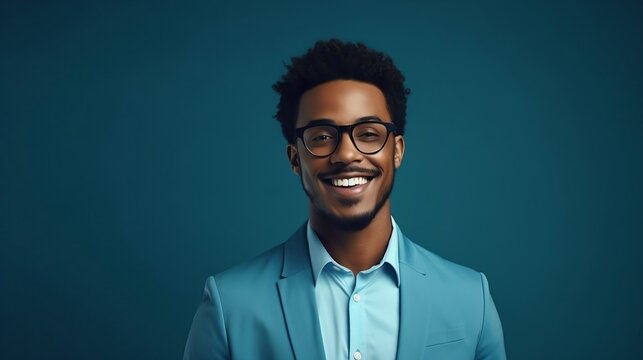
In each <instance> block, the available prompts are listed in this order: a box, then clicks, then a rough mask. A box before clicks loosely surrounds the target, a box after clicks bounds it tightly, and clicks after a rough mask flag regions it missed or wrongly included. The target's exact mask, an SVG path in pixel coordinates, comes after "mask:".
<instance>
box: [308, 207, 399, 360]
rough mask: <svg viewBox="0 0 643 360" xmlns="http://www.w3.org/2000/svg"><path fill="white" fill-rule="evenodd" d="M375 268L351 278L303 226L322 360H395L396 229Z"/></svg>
mask: <svg viewBox="0 0 643 360" xmlns="http://www.w3.org/2000/svg"><path fill="white" fill-rule="evenodd" d="M391 221H392V223H393V230H392V231H391V237H390V239H389V242H388V246H387V248H386V252H385V253H384V257H383V258H382V260H381V261H380V263H379V264H377V265H374V266H373V267H371V268H370V269H368V270H364V271H361V272H359V273H358V274H357V277H355V276H353V273H352V272H351V270H349V269H348V268H346V267H344V266H342V265H340V264H339V263H337V262H336V261H335V260H334V259H333V258H332V257H331V256H330V254H329V253H328V251H326V248H324V245H323V244H322V243H321V241H320V240H319V238H318V237H317V234H316V233H315V232H314V231H313V229H312V228H311V226H310V221H309V222H308V225H307V238H308V251H309V253H310V260H311V267H312V270H313V275H314V280H315V298H316V301H317V309H318V315H319V324H320V327H321V334H322V340H323V343H324V352H325V353H326V359H328V360H335V359H348V360H371V359H383V360H387V359H395V357H396V353H397V341H398V333H399V325H400V289H399V286H400V275H399V273H400V272H399V257H398V238H399V234H398V231H399V230H398V227H397V224H396V223H395V221H394V220H393V219H392V218H391Z"/></svg>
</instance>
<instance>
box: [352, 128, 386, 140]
mask: <svg viewBox="0 0 643 360" xmlns="http://www.w3.org/2000/svg"><path fill="white" fill-rule="evenodd" d="M356 135H357V138H358V139H359V140H360V141H374V140H377V139H379V138H380V136H382V135H381V134H380V133H379V132H378V131H377V130H374V129H360V131H359V132H358V133H357V134H356Z"/></svg>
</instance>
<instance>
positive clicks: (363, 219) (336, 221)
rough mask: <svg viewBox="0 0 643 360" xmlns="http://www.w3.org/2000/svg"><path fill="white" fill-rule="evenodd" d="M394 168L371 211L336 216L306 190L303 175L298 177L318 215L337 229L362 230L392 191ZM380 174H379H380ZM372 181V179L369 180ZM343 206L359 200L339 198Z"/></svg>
mask: <svg viewBox="0 0 643 360" xmlns="http://www.w3.org/2000/svg"><path fill="white" fill-rule="evenodd" d="M395 171H396V170H395V168H393V177H392V178H391V183H390V184H389V185H388V187H387V188H386V189H384V193H383V194H382V196H381V197H380V198H379V199H377V202H376V203H375V206H374V207H373V209H372V210H371V211H367V212H365V213H363V214H358V215H355V216H345V217H341V216H337V215H335V214H333V213H331V212H330V211H329V210H328V209H327V208H326V207H325V206H324V204H323V203H321V200H320V199H315V198H314V197H313V196H312V195H311V194H310V192H308V190H306V186H305V185H304V177H303V176H299V179H300V181H301V187H302V188H303V189H304V192H305V193H306V195H307V196H308V199H310V202H311V204H312V205H313V206H314V207H315V209H316V210H317V212H318V213H319V215H320V216H321V217H322V218H324V220H325V221H326V222H328V223H329V224H333V225H335V226H336V227H337V228H338V229H340V230H343V231H347V232H356V231H360V230H363V229H364V228H366V227H367V226H368V225H369V224H370V223H371V221H373V219H374V218H375V216H376V215H377V214H378V213H379V212H380V210H381V209H382V207H383V206H384V204H386V201H387V200H388V199H389V197H390V196H391V192H392V191H393V184H394V183H395ZM380 176H381V175H380ZM371 181H373V180H371ZM340 202H342V203H343V204H342V205H344V206H355V205H357V203H358V202H359V200H352V199H346V200H340Z"/></svg>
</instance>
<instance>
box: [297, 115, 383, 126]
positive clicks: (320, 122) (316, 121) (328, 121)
mask: <svg viewBox="0 0 643 360" xmlns="http://www.w3.org/2000/svg"><path fill="white" fill-rule="evenodd" d="M372 120H377V121H382V122H384V120H382V119H380V118H379V117H377V116H375V115H368V116H362V117H361V118H359V119H357V120H356V121H355V122H354V123H353V124H359V123H362V122H365V121H372ZM311 125H312V126H314V125H337V122H335V120H331V119H314V120H311V121H309V122H308V124H306V125H305V126H311Z"/></svg>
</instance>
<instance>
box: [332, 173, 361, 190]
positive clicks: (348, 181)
mask: <svg viewBox="0 0 643 360" xmlns="http://www.w3.org/2000/svg"><path fill="white" fill-rule="evenodd" d="M368 181H369V179H368V178H365V177H363V176H359V177H352V178H344V179H331V180H330V183H331V184H332V185H333V186H337V187H353V186H357V185H364V184H366V183H367V182H368Z"/></svg>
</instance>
